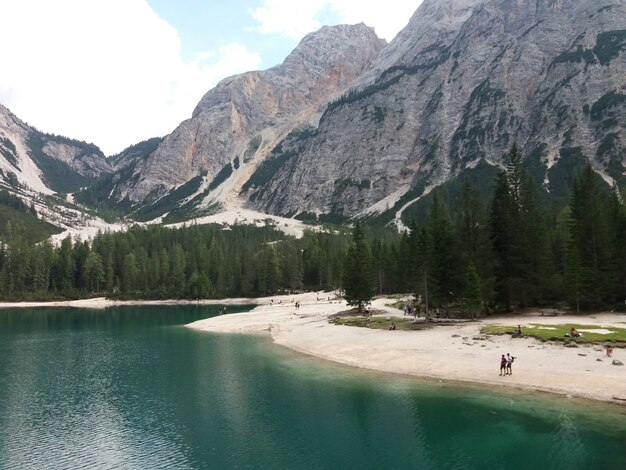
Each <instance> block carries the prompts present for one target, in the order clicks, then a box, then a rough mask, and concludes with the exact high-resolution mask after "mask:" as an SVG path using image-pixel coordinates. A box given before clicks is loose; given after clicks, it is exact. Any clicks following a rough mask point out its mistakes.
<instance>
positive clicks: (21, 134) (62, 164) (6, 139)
mask: <svg viewBox="0 0 626 470" xmlns="http://www.w3.org/2000/svg"><path fill="white" fill-rule="evenodd" d="M112 172H113V167H112V166H111V165H110V164H109V162H108V161H107V159H106V157H105V156H104V154H103V153H102V151H101V150H100V149H99V148H98V147H96V146H95V145H93V144H88V143H86V142H81V141H78V140H74V139H69V138H67V137H63V136H58V135H52V134H45V133H43V132H40V131H38V130H37V129H35V128H34V127H31V126H29V125H28V124H25V123H24V122H22V121H21V120H20V119H18V118H17V117H16V116H15V115H14V114H13V113H11V112H10V111H9V110H8V109H7V108H6V107H4V106H2V105H0V186H4V187H7V188H9V189H10V188H15V187H18V186H21V187H23V188H29V189H32V190H34V191H36V192H39V193H43V194H53V193H55V192H61V193H70V192H73V191H76V190H78V189H79V188H80V187H81V186H84V185H86V184H89V183H91V182H92V181H94V180H95V179H96V178H97V177H99V176H101V175H102V174H107V173H112Z"/></svg>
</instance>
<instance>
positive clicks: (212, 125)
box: [111, 24, 386, 218]
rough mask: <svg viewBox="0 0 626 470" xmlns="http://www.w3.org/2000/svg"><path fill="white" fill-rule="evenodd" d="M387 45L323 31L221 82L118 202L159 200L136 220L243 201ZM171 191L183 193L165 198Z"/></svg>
mask: <svg viewBox="0 0 626 470" xmlns="http://www.w3.org/2000/svg"><path fill="white" fill-rule="evenodd" d="M385 45H386V43H385V41H383V40H381V39H379V38H378V37H377V36H376V34H375V33H374V31H373V30H372V29H371V28H368V27H367V26H365V25H363V24H359V25H353V26H345V25H343V26H333V27H323V28H321V29H320V30H319V31H317V32H315V33H311V34H309V35H307V36H305V37H304V39H302V41H301V42H300V44H299V45H298V46H297V47H296V48H295V49H294V51H293V52H292V53H291V54H290V55H289V56H288V57H287V58H286V59H285V61H284V62H283V63H282V64H280V65H278V66H276V67H273V68H270V69H268V70H265V71H257V72H248V73H244V74H241V75H237V76H234V77H230V78H227V79H225V80H222V81H221V82H220V83H219V84H218V85H217V86H216V87H215V88H213V89H212V90H210V91H209V92H208V93H207V94H206V95H205V96H204V97H203V98H202V99H201V100H200V102H199V103H198V105H197V107H196V109H195V110H194V112H193V115H192V117H191V118H190V119H188V120H186V121H184V122H183V123H181V124H180V126H178V127H177V128H176V129H175V130H174V131H173V132H172V133H171V134H169V135H168V136H166V137H165V138H164V139H163V141H162V142H161V143H160V144H159V145H158V147H157V148H156V150H154V152H152V153H151V154H150V155H149V156H148V157H146V158H144V159H141V160H140V161H137V162H135V163H134V164H133V165H132V172H131V174H129V175H128V178H127V179H126V180H123V181H122V180H120V181H119V183H118V184H115V185H114V186H113V187H112V188H111V194H112V195H113V198H115V199H116V200H118V201H128V203H129V204H130V205H134V206H136V207H137V206H141V205H144V203H145V202H146V201H148V202H150V201H156V202H155V204H156V205H153V207H152V209H145V207H144V211H143V215H142V213H135V216H139V218H142V217H143V218H147V217H152V216H155V215H157V214H158V215H161V214H163V213H164V212H168V211H170V210H171V209H172V208H173V207H172V204H170V203H177V204H178V203H180V201H181V200H187V201H190V200H191V199H193V200H194V203H197V204H200V205H202V204H205V205H207V204H208V205H210V204H211V203H212V202H223V201H225V200H228V199H229V198H232V197H234V196H236V195H237V193H238V192H239V190H240V188H241V186H242V185H243V183H245V182H246V181H247V179H248V178H249V176H250V174H251V173H252V172H254V171H255V169H256V168H257V166H258V164H259V163H260V162H261V161H263V160H264V159H265V157H266V155H267V154H268V153H269V152H270V151H271V150H272V149H273V148H274V147H275V146H276V145H277V144H278V143H279V142H280V141H281V140H283V139H284V138H285V136H286V135H288V134H289V133H290V132H292V131H293V130H294V129H300V130H303V129H308V128H311V129H314V128H315V127H316V126H317V122H318V119H319V117H320V115H321V111H322V110H323V108H324V106H325V105H326V104H327V103H328V102H329V101H330V100H332V99H334V98H337V97H338V96H340V95H341V94H342V93H344V92H345V91H346V90H347V89H348V88H349V87H350V86H351V85H352V84H353V83H354V81H355V80H356V79H357V78H358V77H359V76H361V74H362V73H363V72H364V71H366V70H367V69H368V67H369V66H370V65H371V63H372V61H373V60H374V59H375V58H376V56H377V55H378V52H379V51H380V50H381V49H382V48H383V47H384V46H385ZM127 171H128V169H127ZM181 186H184V187H183V188H182V189H181ZM171 191H178V193H176V194H174V195H173V196H170V197H166V195H167V194H168V193H171ZM207 196H208V197H207ZM205 199H206V200H205ZM168 201H169V203H168Z"/></svg>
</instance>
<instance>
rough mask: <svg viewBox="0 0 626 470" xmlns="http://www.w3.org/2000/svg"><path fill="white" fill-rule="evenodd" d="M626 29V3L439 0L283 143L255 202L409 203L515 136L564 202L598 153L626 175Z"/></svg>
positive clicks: (536, 173)
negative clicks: (314, 122) (313, 122)
mask: <svg viewBox="0 0 626 470" xmlns="http://www.w3.org/2000/svg"><path fill="white" fill-rule="evenodd" d="M625 27H626V3H624V2H623V1H621V0H598V1H593V2H590V1H588V0H449V1H442V0H425V1H424V2H423V4H422V5H421V6H420V7H419V8H418V10H417V11H416V13H415V14H414V16H413V17H412V18H411V20H410V22H409V24H408V25H407V26H406V28H405V29H404V30H403V31H402V32H400V34H399V35H398V36H397V37H396V38H395V39H394V40H393V41H392V42H391V43H390V44H389V45H388V46H387V47H386V48H384V49H383V50H382V51H381V52H380V54H379V55H378V57H377V59H376V60H375V61H374V62H373V63H372V65H371V66H370V68H369V70H367V71H366V72H364V74H363V75H362V76H361V77H360V78H359V80H358V82H357V84H355V86H354V87H353V88H352V89H351V90H350V91H349V92H347V93H346V94H344V95H343V96H342V97H340V98H339V99H336V100H334V101H332V102H330V103H329V104H328V105H327V106H326V107H325V109H324V112H323V115H322V116H321V118H320V120H319V124H318V126H317V127H315V128H314V129H311V130H309V131H307V133H306V135H304V136H303V135H302V134H299V135H296V134H292V135H290V136H289V137H287V138H286V139H284V140H283V141H282V142H281V143H280V144H279V145H278V146H276V147H275V148H274V149H273V151H272V153H271V155H270V158H268V159H267V160H266V161H265V162H264V165H262V166H260V167H259V168H258V170H257V172H256V173H255V174H253V175H252V178H251V180H250V184H248V185H247V186H244V189H245V190H246V191H245V192H244V195H245V197H246V198H247V199H248V203H247V205H248V206H249V207H252V208H255V209H257V210H261V211H264V212H269V213H274V214H281V215H288V216H304V215H306V214H316V215H319V214H325V215H327V216H328V215H337V216H340V217H349V216H353V215H355V214H362V215H363V214H367V213H377V212H384V211H387V210H392V211H398V212H401V209H403V208H404V206H405V205H407V204H408V203H410V202H411V201H414V200H416V199H418V197H419V196H420V195H422V194H423V193H425V192H427V191H428V190H430V188H432V187H435V186H438V185H441V184H443V183H445V182H446V181H449V180H450V179H453V178H455V177H456V176H458V175H460V174H463V173H464V172H468V171H472V169H476V168H484V167H495V168H497V167H502V166H503V165H504V164H505V161H504V158H503V157H504V155H505V153H506V152H507V150H508V149H509V148H510V147H511V146H512V144H513V143H515V142H516V143H517V144H518V146H519V148H520V149H521V151H522V153H523V154H524V155H525V163H526V165H527V167H528V169H529V171H530V172H531V174H532V175H533V177H534V178H535V179H536V180H537V181H538V182H540V183H541V184H543V186H544V189H545V190H546V191H549V192H550V193H551V194H552V195H553V196H554V197H557V198H560V199H565V198H566V197H567V194H566V190H565V188H567V186H568V183H569V180H570V178H571V176H572V173H573V172H574V171H575V170H576V168H578V167H580V166H581V165H582V164H583V163H584V162H586V161H590V162H591V163H592V165H593V167H594V169H595V170H596V171H597V172H599V173H600V174H601V175H602V176H603V177H604V179H605V180H606V181H607V182H608V183H612V182H613V181H618V182H621V183H622V184H623V183H624V181H625V165H626V160H625V159H626V153H625V152H624V143H625V142H626V120H625V119H624V118H625V117H626V116H625V115H626V84H625V82H624V76H626V54H625V53H624V50H625V49H626V29H624V28H625Z"/></svg>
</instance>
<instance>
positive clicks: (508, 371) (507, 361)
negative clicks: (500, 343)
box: [500, 353, 515, 375]
mask: <svg viewBox="0 0 626 470" xmlns="http://www.w3.org/2000/svg"><path fill="white" fill-rule="evenodd" d="M514 360H515V357H514V356H511V355H510V354H509V353H506V356H505V355H504V354H503V355H502V358H501V359H500V375H513V361H514Z"/></svg>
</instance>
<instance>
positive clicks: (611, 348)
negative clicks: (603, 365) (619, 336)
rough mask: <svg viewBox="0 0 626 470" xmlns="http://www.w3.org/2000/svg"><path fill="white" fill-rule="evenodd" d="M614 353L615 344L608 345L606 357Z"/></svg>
mask: <svg viewBox="0 0 626 470" xmlns="http://www.w3.org/2000/svg"><path fill="white" fill-rule="evenodd" d="M612 355H613V346H608V345H607V346H606V357H611V356H612Z"/></svg>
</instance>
